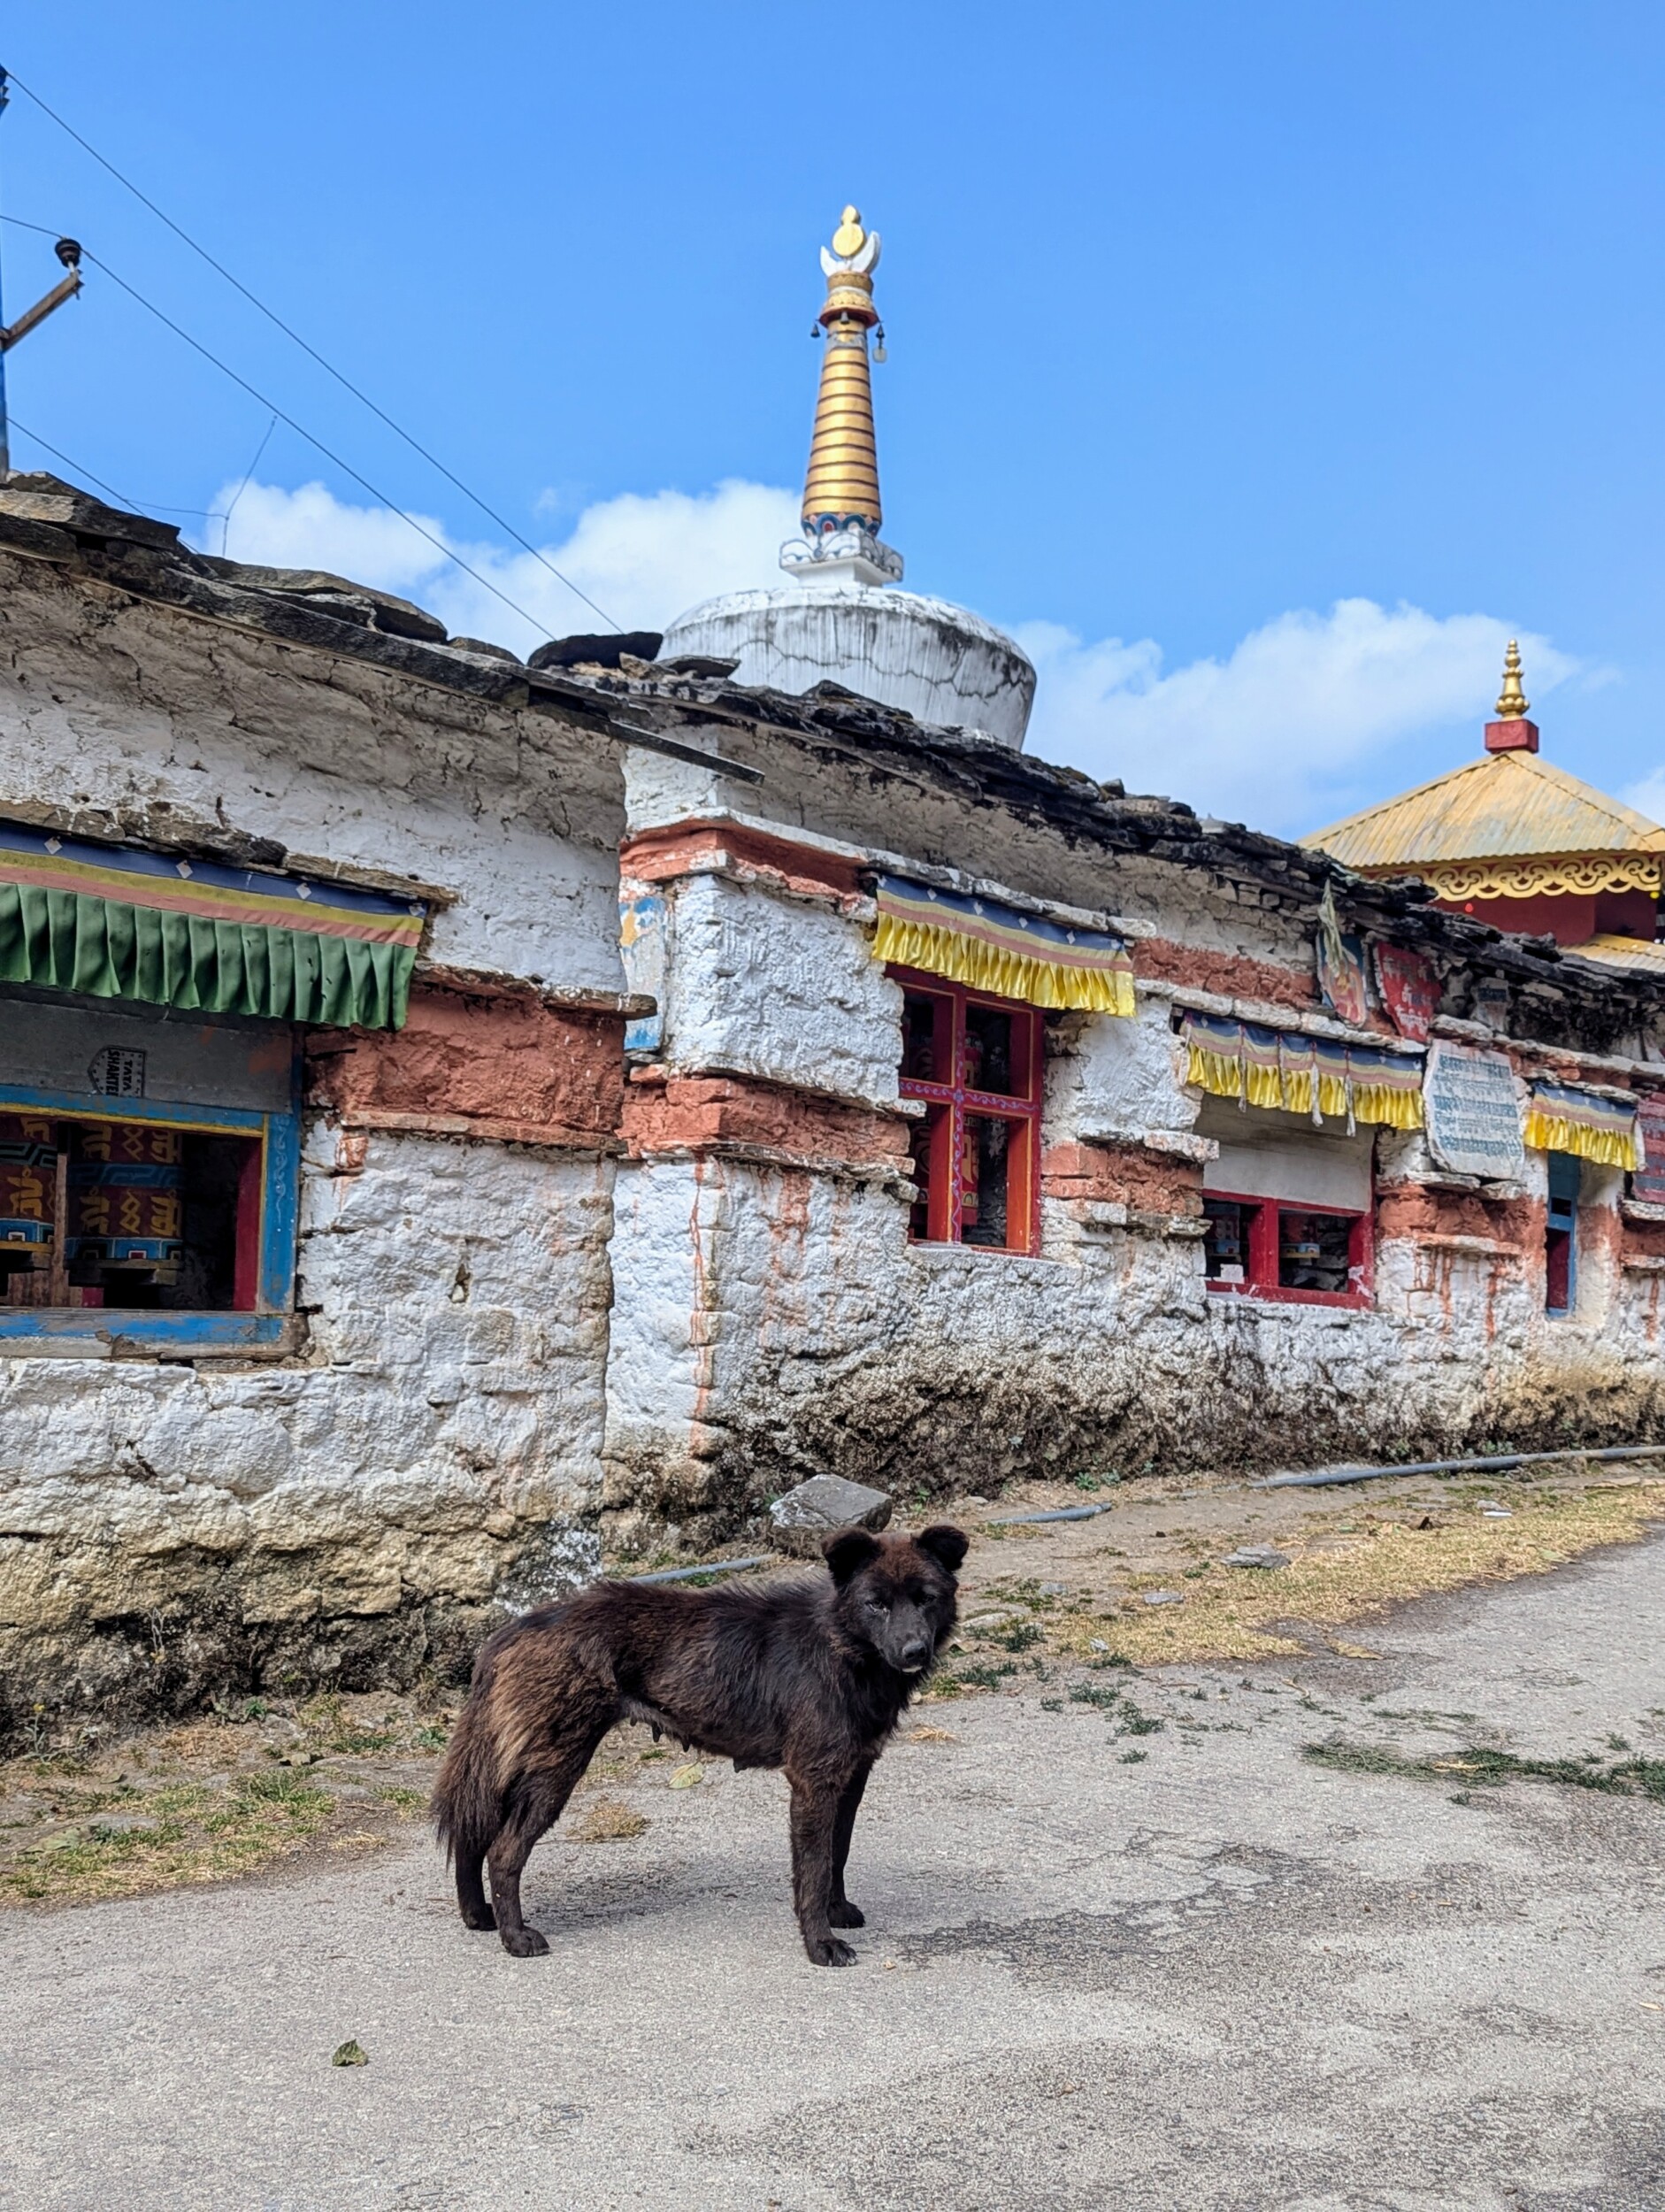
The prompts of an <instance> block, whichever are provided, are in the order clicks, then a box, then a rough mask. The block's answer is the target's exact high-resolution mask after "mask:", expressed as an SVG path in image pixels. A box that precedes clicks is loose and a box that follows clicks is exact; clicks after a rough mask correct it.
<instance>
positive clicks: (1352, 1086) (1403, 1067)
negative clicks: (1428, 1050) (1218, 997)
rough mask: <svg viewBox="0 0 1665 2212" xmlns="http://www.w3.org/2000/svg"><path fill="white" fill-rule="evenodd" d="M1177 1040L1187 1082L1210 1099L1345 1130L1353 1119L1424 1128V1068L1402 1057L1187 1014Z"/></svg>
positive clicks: (1399, 1127)
mask: <svg viewBox="0 0 1665 2212" xmlns="http://www.w3.org/2000/svg"><path fill="white" fill-rule="evenodd" d="M1181 1035H1182V1038H1183V1040H1184V1043H1185V1080H1186V1081H1187V1082H1188V1083H1194V1084H1195V1085H1196V1086H1197V1087H1198V1088H1199V1090H1204V1091H1207V1092H1208V1093H1209V1094H1211V1095H1212V1096H1213V1097H1215V1098H1235V1099H1238V1100H1239V1101H1240V1102H1242V1103H1243V1104H1244V1105H1246V1106H1261V1107H1265V1108H1267V1109H1269V1110H1272V1111H1276V1112H1283V1113H1286V1114H1307V1115H1308V1116H1310V1118H1312V1120H1313V1121H1314V1122H1315V1123H1316V1122H1321V1121H1322V1120H1323V1119H1324V1116H1325V1115H1331V1116H1333V1117H1334V1118H1336V1119H1337V1120H1340V1119H1341V1118H1343V1117H1345V1118H1346V1119H1347V1125H1348V1127H1349V1129H1350V1128H1351V1127H1352V1126H1353V1125H1354V1122H1355V1121H1374V1122H1380V1123H1382V1124H1384V1125H1385V1126H1386V1127H1387V1128H1390V1129H1420V1128H1421V1127H1422V1126H1423V1074H1422V1063H1421V1061H1420V1059H1416V1058H1413V1057H1412V1056H1410V1055H1409V1054H1408V1053H1398V1052H1377V1051H1373V1050H1372V1049H1371V1048H1370V1047H1369V1046H1364V1045H1344V1044H1338V1043H1336V1042H1335V1041H1332V1040H1331V1039H1330V1038H1328V1037H1302V1036H1298V1035H1296V1034H1294V1033H1293V1032H1291V1031H1288V1030H1280V1029H1263V1028H1262V1027H1261V1026H1260V1025H1259V1024H1257V1023H1255V1022H1237V1021H1229V1020H1223V1019H1221V1018H1218V1017H1217V1016H1215V1015H1212V1014H1187V1015H1186V1016H1185V1024H1184V1027H1183V1029H1182V1031H1181Z"/></svg>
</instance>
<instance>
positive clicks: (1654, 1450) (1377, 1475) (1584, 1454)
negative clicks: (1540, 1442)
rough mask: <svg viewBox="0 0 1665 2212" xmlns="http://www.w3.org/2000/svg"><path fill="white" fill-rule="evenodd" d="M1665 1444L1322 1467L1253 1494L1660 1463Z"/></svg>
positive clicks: (1274, 1479) (1280, 1478) (1259, 1486)
mask: <svg viewBox="0 0 1665 2212" xmlns="http://www.w3.org/2000/svg"><path fill="white" fill-rule="evenodd" d="M1661 1455H1665V1444H1605V1445H1603V1446H1601V1447H1600V1448H1599V1449H1598V1450H1595V1451H1589V1450H1585V1449H1584V1448H1582V1447H1580V1446H1578V1445H1576V1444H1569V1445H1568V1446H1567V1447H1566V1448H1565V1449H1564V1450H1561V1451H1559V1452H1492V1453H1489V1454H1487V1455H1484V1456H1482V1457H1478V1458H1474V1459H1418V1460H1410V1461H1408V1462H1407V1463H1405V1464H1404V1465H1403V1466H1401V1467H1318V1468H1315V1469H1314V1470H1313V1471H1311V1472H1310V1473H1308V1474H1285V1475H1266V1476H1263V1477H1262V1479H1261V1480H1260V1481H1258V1482H1252V1483H1250V1485H1249V1488H1250V1489H1251V1490H1326V1489H1328V1488H1329V1487H1330V1486H1331V1485H1332V1484H1334V1483H1342V1482H1386V1481H1389V1480H1391V1479H1393V1477H1394V1476H1396V1475H1458V1474H1465V1473H1469V1472H1472V1473H1475V1474H1493V1475H1495V1474H1507V1473H1508V1471H1510V1470H1511V1469H1512V1468H1515V1467H1538V1466H1542V1465H1543V1464H1544V1463H1546V1461H1549V1460H1554V1459H1596V1460H1615V1459H1657V1458H1659V1457H1660V1456H1661Z"/></svg>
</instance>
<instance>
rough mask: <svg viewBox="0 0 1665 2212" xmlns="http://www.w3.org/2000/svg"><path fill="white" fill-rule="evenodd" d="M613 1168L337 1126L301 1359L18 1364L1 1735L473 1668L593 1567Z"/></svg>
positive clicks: (1, 1521)
mask: <svg viewBox="0 0 1665 2212" xmlns="http://www.w3.org/2000/svg"><path fill="white" fill-rule="evenodd" d="M612 1173H613V1170H612V1163H611V1161H610V1160H607V1159H602V1158H589V1159H583V1158H564V1157H562V1156H559V1155H556V1154H550V1153H537V1152H532V1151H527V1150H521V1149H517V1148H509V1147H504V1146H498V1145H482V1144H478V1143H469V1142H463V1141H443V1140H435V1139H430V1138H421V1137H411V1136H406V1135H401V1134H396V1133H372V1134H364V1133H343V1132H341V1131H340V1130H339V1129H336V1128H334V1127H333V1126H331V1125H329V1124H328V1123H326V1121H325V1120H323V1119H322V1118H315V1119H314V1120H313V1121H312V1123H311V1126H310V1128H309V1131H308V1135H307V1142H306V1151H305V1164H304V1172H303V1210H302V1221H301V1260H300V1272H299V1299H300V1303H301V1306H302V1308H303V1310H305V1311H306V1312H307V1313H308V1315H309V1317H310V1330H309V1341H308V1345H307V1348H306V1350H305V1352H304V1354H303V1356H302V1357H300V1358H299V1359H297V1360H295V1361H294V1362H292V1363H284V1364H280V1365H271V1366H262V1365H257V1364H253V1363H247V1364H243V1363H236V1364H227V1363H208V1362H203V1363H200V1364H197V1365H191V1364H188V1363H176V1362H173V1361H168V1362H157V1361H150V1360H134V1361H125V1360H124V1361H108V1362H94V1361H88V1360H80V1359H45V1358H40V1359H6V1360H0V1685H4V1701H5V1708H6V1709H4V1711H0V1732H4V1730H5V1729H6V1728H10V1729H11V1730H12V1731H15V1730H16V1729H17V1728H19V1726H21V1725H23V1724H27V1720H28V1719H29V1717H30V1716H31V1714H32V1713H33V1711H34V1709H35V1707H36V1705H37V1704H38V1705H40V1706H42V1708H43V1709H45V1710H46V1711H47V1712H48V1713H49V1714H50V1716H51V1717H53V1718H54V1719H56V1718H58V1717H63V1716H65V1715H73V1713H75V1712H76V1711H78V1710H86V1711H91V1710H94V1709H97V1710H99V1711H101V1712H103V1713H105V1714H109V1713H111V1712H127V1713H139V1712H146V1711H157V1710H164V1711H165V1710H178V1709H183V1708H186V1707H188V1706H189V1705H191V1704H194V1703H195V1702H196V1701H197V1700H198V1699H199V1698H200V1697H201V1695H202V1694H203V1692H204V1690H205V1689H209V1688H223V1687H226V1686H232V1687H236V1686H243V1687H247V1688H249V1689H255V1688H258V1687H265V1688H277V1687H282V1686H285V1685H286V1684H288V1683H296V1684H307V1685H311V1684H314V1683H318V1682H326V1683H329V1682H334V1683H336V1684H338V1685H340V1686H344V1687H349V1688H352V1687H368V1686H372V1684H376V1683H380V1682H386V1681H387V1680H388V1679H390V1678H395V1679H396V1678H401V1677H409V1676H410V1674H412V1673H413V1672H414V1671H416V1670H417V1669H418V1668H419V1667H421V1666H423V1665H424V1664H430V1665H434V1666H437V1667H439V1668H440V1669H441V1670H442V1671H452V1672H455V1671H456V1670H457V1668H458V1667H459V1666H460V1665H464V1664H465V1663H466V1659H467V1655H468V1653H469V1651H470V1650H471V1649H472V1643H473V1641H474V1640H475V1639H476V1638H477V1636H478V1634H479V1633H480V1630H481V1628H482V1626H483V1624H485V1623H486V1622H487V1619H488V1618H489V1617H491V1615H492V1612H493V1609H494V1608H495V1606H497V1605H500V1604H501V1603H503V1602H504V1601H508V1600H510V1599H512V1598H514V1597H517V1596H518V1597H519V1598H520V1599H521V1600H522V1601H525V1600H527V1599H530V1598H531V1597H533V1596H534V1595H536V1594H539V1593H541V1592H542V1591H544V1590H546V1589H548V1588H549V1587H550V1586H558V1585H559V1584H560V1583H561V1582H562V1581H563V1580H569V1581H570V1580H571V1579H572V1578H573V1577H574V1576H581V1575H583V1574H585V1573H587V1572H590V1571H594V1568H595V1563H596V1556H597V1555H596V1540H595V1525H596V1513H597V1508H598V1505H599V1493H600V1471H601V1469H600V1447H601V1440H602V1375H603V1370H604V1363H605V1339H606V1328H607V1309H608V1304H609V1298H610V1279H609V1273H608V1265H607V1256H606V1242H607V1236H608V1231H609V1228H610V1217H611V1184H612Z"/></svg>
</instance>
